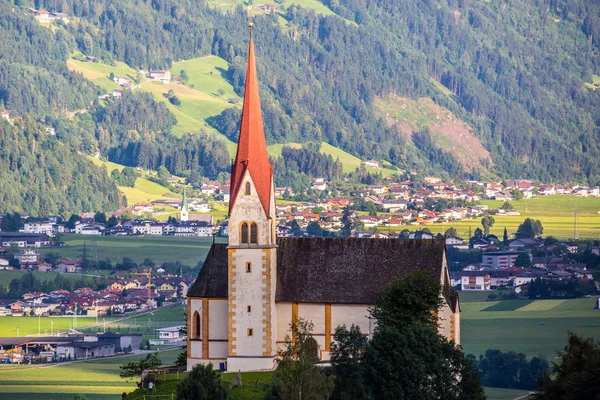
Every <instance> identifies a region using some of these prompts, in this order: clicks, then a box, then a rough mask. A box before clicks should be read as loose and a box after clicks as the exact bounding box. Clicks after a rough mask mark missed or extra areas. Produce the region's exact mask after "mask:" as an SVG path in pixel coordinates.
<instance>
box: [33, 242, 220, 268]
mask: <svg viewBox="0 0 600 400" xmlns="http://www.w3.org/2000/svg"><path fill="white" fill-rule="evenodd" d="M61 240H63V241H64V242H65V244H66V245H65V246H63V247H48V248H40V249H38V250H39V251H40V252H53V253H58V254H60V255H61V256H62V257H68V258H72V259H76V258H81V254H82V251H83V244H84V243H86V247H87V249H88V254H91V253H89V252H90V251H92V246H93V241H94V240H95V241H96V245H97V249H98V259H99V260H105V259H107V258H108V259H110V260H111V261H113V262H115V261H117V260H121V259H123V258H124V257H129V258H131V259H132V260H133V261H135V262H136V263H141V262H142V261H143V260H145V259H146V258H150V259H152V260H153V261H154V262H155V263H157V264H161V263H163V262H165V261H180V262H181V263H182V264H184V265H189V266H192V267H195V266H196V265H197V264H198V262H199V261H201V260H204V258H205V257H206V253H207V252H208V249H209V248H210V245H211V243H212V239H211V238H198V237H196V238H192V237H172V236H118V237H114V236H95V237H88V236H83V235H74V234H65V235H63V236H62V239H61Z"/></svg>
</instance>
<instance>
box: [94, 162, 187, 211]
mask: <svg viewBox="0 0 600 400" xmlns="http://www.w3.org/2000/svg"><path fill="white" fill-rule="evenodd" d="M89 159H90V160H92V162H93V163H94V164H96V165H100V166H102V165H104V166H105V167H106V171H107V172H108V174H109V175H110V173H111V172H112V171H113V170H115V169H117V170H119V171H122V170H123V168H125V166H123V165H120V164H116V163H113V162H110V161H102V160H99V159H97V158H95V157H89ZM119 190H120V191H121V193H123V194H124V195H125V197H126V198H127V204H128V205H130V206H131V205H134V204H136V203H143V202H150V201H155V200H164V199H169V198H171V199H172V198H179V197H181V195H179V194H177V193H173V192H171V191H170V190H169V189H168V188H166V187H164V186H162V185H159V184H158V183H156V182H152V181H150V180H148V179H146V178H142V177H139V178H137V179H136V181H135V186H134V187H127V186H119Z"/></svg>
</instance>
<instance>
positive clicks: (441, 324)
mask: <svg viewBox="0 0 600 400" xmlns="http://www.w3.org/2000/svg"><path fill="white" fill-rule="evenodd" d="M452 318H453V315H452V310H451V309H450V307H449V306H448V304H446V302H445V301H444V302H443V303H442V307H441V308H440V311H439V313H438V332H439V333H440V334H441V335H443V336H445V337H447V338H452V335H451V333H450V322H451V320H452Z"/></svg>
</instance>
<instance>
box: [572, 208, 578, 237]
mask: <svg viewBox="0 0 600 400" xmlns="http://www.w3.org/2000/svg"><path fill="white" fill-rule="evenodd" d="M577 211H578V210H577V203H575V220H574V232H573V237H574V239H575V240H577V239H579V228H578V227H577Z"/></svg>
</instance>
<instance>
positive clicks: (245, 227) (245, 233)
mask: <svg viewBox="0 0 600 400" xmlns="http://www.w3.org/2000/svg"><path fill="white" fill-rule="evenodd" d="M241 236H242V241H241V242H242V243H248V224H247V223H246V222H244V223H243V224H242V235H241Z"/></svg>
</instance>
